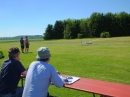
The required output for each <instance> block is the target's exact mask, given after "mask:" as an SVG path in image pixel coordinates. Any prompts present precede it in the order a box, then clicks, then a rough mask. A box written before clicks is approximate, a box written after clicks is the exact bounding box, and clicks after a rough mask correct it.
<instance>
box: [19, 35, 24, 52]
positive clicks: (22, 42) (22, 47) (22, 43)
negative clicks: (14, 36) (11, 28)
mask: <svg viewBox="0 0 130 97" xmlns="http://www.w3.org/2000/svg"><path fill="white" fill-rule="evenodd" d="M20 46H21V52H22V53H24V40H23V37H21V39H20Z"/></svg>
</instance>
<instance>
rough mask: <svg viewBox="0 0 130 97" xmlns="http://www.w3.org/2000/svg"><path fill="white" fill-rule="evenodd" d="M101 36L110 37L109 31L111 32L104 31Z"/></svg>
mask: <svg viewBox="0 0 130 97" xmlns="http://www.w3.org/2000/svg"><path fill="white" fill-rule="evenodd" d="M100 37H101V38H109V37H110V33H109V32H102V33H101V34H100Z"/></svg>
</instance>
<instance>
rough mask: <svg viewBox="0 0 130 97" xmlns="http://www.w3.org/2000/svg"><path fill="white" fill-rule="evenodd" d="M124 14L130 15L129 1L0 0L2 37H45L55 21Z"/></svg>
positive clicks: (0, 29)
mask: <svg viewBox="0 0 130 97" xmlns="http://www.w3.org/2000/svg"><path fill="white" fill-rule="evenodd" d="M122 11H125V12H127V13H130V0H0V37H12V36H18V35H43V33H44V32H45V29H46V27H47V25H48V24H54V23H55V21H56V20H65V19H68V18H72V19H81V18H87V17H90V15H91V14H92V13H93V12H101V13H107V12H112V13H119V12H122Z"/></svg>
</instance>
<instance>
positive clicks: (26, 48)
mask: <svg viewBox="0 0 130 97" xmlns="http://www.w3.org/2000/svg"><path fill="white" fill-rule="evenodd" d="M24 43H25V52H26V53H28V52H29V45H30V44H29V40H28V37H27V36H26V37H25V41H24Z"/></svg>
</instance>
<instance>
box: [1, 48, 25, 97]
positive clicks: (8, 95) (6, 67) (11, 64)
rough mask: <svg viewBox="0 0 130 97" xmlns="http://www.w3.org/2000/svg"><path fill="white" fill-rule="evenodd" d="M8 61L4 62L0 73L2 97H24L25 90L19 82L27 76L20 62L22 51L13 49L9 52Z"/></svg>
mask: <svg viewBox="0 0 130 97" xmlns="http://www.w3.org/2000/svg"><path fill="white" fill-rule="evenodd" d="M8 57H9V58H8V59H7V60H5V61H3V63H2V67H1V71H0V97H22V93H23V88H22V87H18V82H19V80H20V78H21V76H22V77H25V76H26V73H27V71H26V70H25V68H24V66H23V65H22V63H21V62H20V61H19V60H20V50H19V49H18V48H17V47H11V48H10V49H9V51H8Z"/></svg>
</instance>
